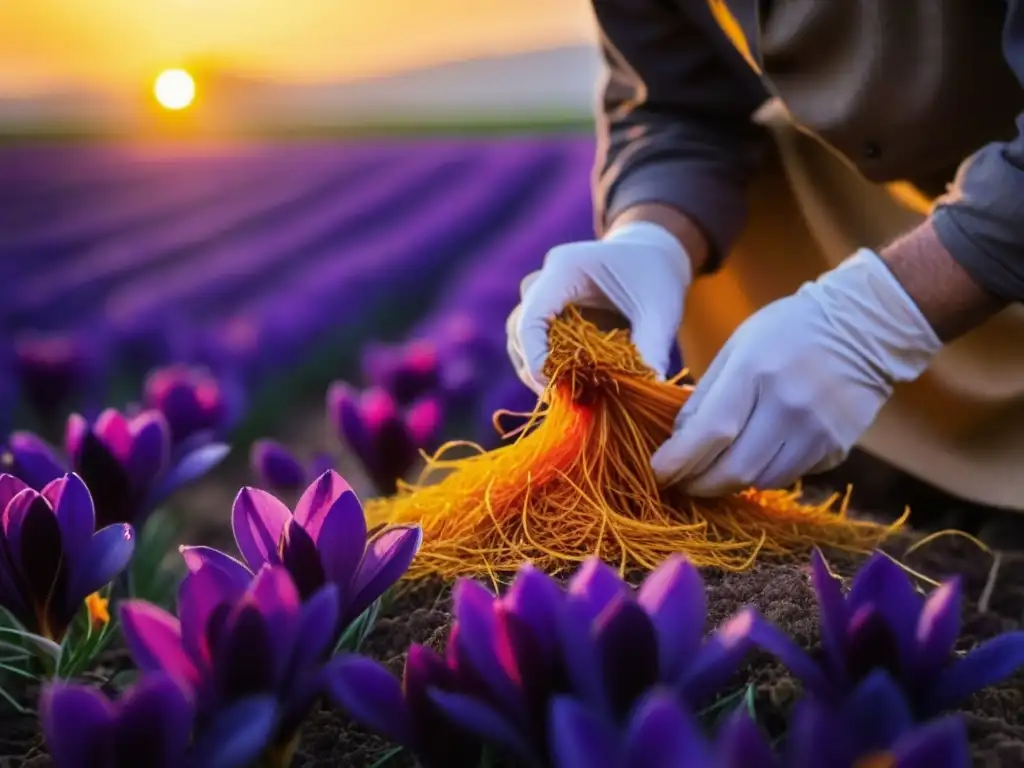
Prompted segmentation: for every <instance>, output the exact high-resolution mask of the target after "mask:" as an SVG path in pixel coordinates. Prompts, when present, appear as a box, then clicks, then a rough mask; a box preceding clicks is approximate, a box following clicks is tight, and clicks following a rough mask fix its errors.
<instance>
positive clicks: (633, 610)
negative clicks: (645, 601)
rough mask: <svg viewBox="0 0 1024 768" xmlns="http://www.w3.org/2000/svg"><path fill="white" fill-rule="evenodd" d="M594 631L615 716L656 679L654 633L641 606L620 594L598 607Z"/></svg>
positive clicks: (619, 714) (629, 705) (633, 701)
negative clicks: (600, 611) (603, 605)
mask: <svg viewBox="0 0 1024 768" xmlns="http://www.w3.org/2000/svg"><path fill="white" fill-rule="evenodd" d="M594 632H595V636H596V639H597V648H598V653H599V654H600V657H601V667H602V668H603V669H604V675H605V679H604V682H605V686H606V688H607V691H608V701H609V703H610V704H611V707H612V713H613V715H614V716H615V717H616V718H618V717H621V716H624V715H625V714H626V712H628V711H629V709H630V708H631V707H632V706H633V704H634V703H635V702H636V701H637V699H638V698H639V697H640V696H641V694H642V693H643V692H644V691H646V690H647V689H648V688H650V687H651V686H652V685H654V684H655V683H656V682H657V680H658V636H657V634H656V633H655V629H654V625H653V624H652V623H651V619H650V617H649V616H648V615H647V614H646V613H645V612H644V609H643V608H641V607H640V606H639V605H637V604H636V603H635V602H633V601H632V600H630V599H629V598H627V597H625V596H621V595H620V596H619V597H617V598H616V599H615V601H614V602H613V603H611V604H610V605H609V606H608V607H607V608H605V610H604V611H602V613H601V615H600V616H599V617H598V619H597V621H596V622H595V624H594Z"/></svg>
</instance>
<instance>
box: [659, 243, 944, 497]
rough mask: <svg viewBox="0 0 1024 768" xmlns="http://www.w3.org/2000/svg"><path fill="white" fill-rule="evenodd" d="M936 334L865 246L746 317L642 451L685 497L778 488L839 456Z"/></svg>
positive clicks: (923, 363) (932, 350) (933, 345)
mask: <svg viewBox="0 0 1024 768" xmlns="http://www.w3.org/2000/svg"><path fill="white" fill-rule="evenodd" d="M941 346H942V345H941V342H940V341H939V339H938V337H937V336H936V334H935V332H934V330H933V329H932V328H931V326H930V325H929V324H928V322H927V320H925V318H924V316H923V315H922V314H921V312H920V310H919V309H918V308H917V306H916V305H915V304H914V302H913V300H911V298H910V297H909V296H908V295H907V293H906V292H905V291H904V290H903V288H902V286H901V285H900V284H899V282H898V281H897V280H896V278H895V277H894V276H893V275H892V273H891V272H890V271H889V268H888V267H887V266H886V264H885V263H884V262H883V261H882V259H881V258H880V257H879V256H878V255H877V254H876V253H874V252H872V251H869V250H866V249H862V250H861V251H858V252H857V253H856V254H855V255H854V256H852V257H851V258H849V259H847V260H846V261H845V262H843V263H842V264H841V265H840V266H839V267H837V268H835V269H833V270H832V271H830V272H827V273H825V274H824V275H822V276H821V277H820V278H818V280H816V281H815V282H811V283H807V284H805V285H804V286H802V287H801V288H800V289H799V290H798V291H797V292H796V293H795V294H794V295H792V296H789V297H787V298H784V299H781V300H779V301H776V302H774V303H772V304H769V305H768V306H766V307H764V308H763V309H761V310H760V311H759V312H757V313H755V314H754V315H753V316H751V317H750V318H748V319H747V320H746V322H744V323H743V324H742V325H741V326H740V327H739V328H738V329H736V332H735V333H734V334H733V335H732V337H731V338H730V339H729V341H728V342H727V343H726V344H725V346H724V347H723V348H722V350H721V352H719V354H718V356H717V357H716V358H715V360H714V361H713V362H712V364H711V367H710V368H709V369H708V371H707V373H706V374H705V375H704V377H703V378H702V379H701V380H700V381H699V382H698V384H697V386H696V388H695V390H694V392H693V394H692V395H691V396H690V399H689V401H688V402H687V403H686V405H685V406H684V407H683V409H682V410H681V411H680V414H679V416H678V417H677V419H676V425H675V432H674V434H673V435H672V437H671V438H669V440H668V441H667V442H666V443H664V444H663V445H662V446H661V447H660V448H659V449H658V450H657V451H656V452H655V454H654V456H653V457H652V459H651V465H652V467H653V468H654V471H655V474H656V475H657V476H658V478H659V479H660V480H661V481H663V482H666V483H669V482H672V483H675V482H680V483H682V484H683V485H684V487H685V488H686V489H687V490H688V492H689V493H691V494H692V495H694V496H721V495H725V494H728V493H732V492H735V491H738V490H742V489H745V488H749V487H750V486H755V487H758V488H779V487H784V486H786V485H789V484H790V483H792V482H794V481H796V480H797V479H799V478H800V477H801V476H802V475H804V474H807V473H813V472H821V471H824V470H826V469H830V468H832V467H834V466H836V465H837V464H839V463H840V462H841V461H842V460H843V459H844V458H845V457H846V455H847V454H848V453H849V451H850V449H851V448H852V447H853V445H854V443H855V442H856V441H857V439H858V438H860V436H861V434H863V433H864V431H865V430H867V428H868V427H869V426H870V425H871V423H872V422H873V421H874V419H875V416H876V415H877V413H878V411H879V410H880V409H881V407H882V406H883V405H884V404H885V402H886V401H887V400H888V399H889V397H890V395H891V394H892V388H893V384H894V383H895V382H899V381H911V380H913V379H916V378H917V377H918V376H920V375H921V373H922V372H923V371H924V370H925V368H926V367H927V366H928V364H929V363H930V361H931V359H932V358H933V357H934V356H935V354H937V352H938V351H939V349H940V348H941Z"/></svg>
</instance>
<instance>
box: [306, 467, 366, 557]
mask: <svg viewBox="0 0 1024 768" xmlns="http://www.w3.org/2000/svg"><path fill="white" fill-rule="evenodd" d="M346 493H353V492H352V486H351V485H349V484H348V483H347V482H346V481H345V479H344V478H343V477H342V476H341V475H339V474H338V473H337V472H335V471H334V470H333V469H331V470H328V471H327V472H324V473H323V474H322V475H320V476H319V477H317V479H316V480H314V481H313V482H312V483H311V484H310V486H309V487H308V488H306V490H305V491H303V493H302V496H300V497H299V500H298V502H297V503H296V504H295V519H296V520H297V521H298V523H299V524H300V525H301V526H302V527H303V528H305V529H306V532H307V533H308V534H309V535H310V536H311V537H312V538H313V541H316V540H317V539H318V538H319V537H320V528H321V526H322V525H323V524H324V520H325V518H326V517H327V515H328V513H330V512H331V510H332V508H333V506H334V503H335V502H336V501H337V500H338V499H339V498H340V497H341V496H343V495H344V494H346ZM353 495H355V494H354V493H353ZM356 503H357V504H358V503H359V501H358V499H357V500H356Z"/></svg>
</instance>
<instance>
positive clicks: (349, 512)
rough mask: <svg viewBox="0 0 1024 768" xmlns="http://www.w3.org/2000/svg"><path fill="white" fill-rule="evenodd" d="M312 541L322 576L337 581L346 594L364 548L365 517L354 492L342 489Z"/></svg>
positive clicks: (361, 558)
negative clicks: (317, 553) (313, 541)
mask: <svg viewBox="0 0 1024 768" xmlns="http://www.w3.org/2000/svg"><path fill="white" fill-rule="evenodd" d="M300 503H301V502H300ZM296 514H298V510H297V509H296ZM296 520H298V518H297V517H296ZM306 530H307V531H309V528H307V529H306ZM311 535H312V534H311ZM314 540H315V541H316V548H317V551H318V552H319V560H320V562H321V564H322V565H323V569H324V576H325V577H326V578H327V580H328V581H332V582H334V583H335V584H337V585H338V587H339V589H341V590H342V594H346V593H348V592H349V590H350V586H351V582H352V579H353V577H354V576H355V574H356V571H357V570H358V569H359V565H360V563H361V562H362V560H363V553H364V552H365V550H366V518H365V517H364V515H363V507H362V505H361V504H360V503H359V499H358V498H356V495H355V493H353V492H352V491H346V492H344V493H342V494H341V495H340V496H338V498H336V499H335V500H334V503H333V504H331V506H330V508H329V509H328V510H327V512H326V514H324V515H323V518H322V522H320V524H319V526H318V529H317V535H316V536H314Z"/></svg>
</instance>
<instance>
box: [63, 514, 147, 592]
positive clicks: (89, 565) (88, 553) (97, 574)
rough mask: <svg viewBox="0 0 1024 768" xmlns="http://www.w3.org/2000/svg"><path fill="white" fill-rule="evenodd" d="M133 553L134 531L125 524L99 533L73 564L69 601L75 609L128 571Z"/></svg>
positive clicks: (108, 527) (117, 524)
mask: <svg viewBox="0 0 1024 768" xmlns="http://www.w3.org/2000/svg"><path fill="white" fill-rule="evenodd" d="M134 553H135V531H134V529H133V528H132V527H131V526H130V525H129V524H128V523H114V524H113V525H108V526H107V527H106V528H103V529H102V530H99V531H97V532H96V534H95V535H94V536H93V537H92V539H91V540H90V541H89V544H88V546H87V547H86V549H85V550H84V551H83V552H82V553H81V555H80V556H79V557H78V558H77V559H74V560H72V563H73V566H72V568H71V573H70V578H69V584H68V600H69V601H70V604H69V606H68V608H69V609H72V610H73V609H74V608H75V607H77V606H78V604H79V603H81V602H82V600H84V599H85V598H86V597H88V596H89V595H91V594H92V593H93V592H96V591H97V590H99V589H102V588H103V587H105V586H106V585H107V584H109V583H110V582H112V581H113V580H114V579H115V578H117V576H119V575H120V574H121V572H122V571H124V569H125V568H127V567H128V563H130V562H131V560H132V555H133V554H134Z"/></svg>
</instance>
